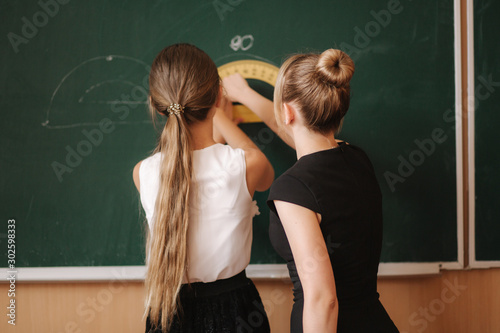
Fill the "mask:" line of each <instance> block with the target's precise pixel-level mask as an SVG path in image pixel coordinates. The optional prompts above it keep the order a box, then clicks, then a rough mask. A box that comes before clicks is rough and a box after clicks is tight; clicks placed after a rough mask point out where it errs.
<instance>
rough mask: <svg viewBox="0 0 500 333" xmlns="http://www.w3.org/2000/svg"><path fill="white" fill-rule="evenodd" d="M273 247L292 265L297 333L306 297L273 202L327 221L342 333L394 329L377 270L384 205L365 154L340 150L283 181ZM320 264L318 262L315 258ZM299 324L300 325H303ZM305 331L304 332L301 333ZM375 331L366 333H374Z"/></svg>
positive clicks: (313, 157) (301, 165)
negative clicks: (381, 295) (380, 291)
mask: <svg viewBox="0 0 500 333" xmlns="http://www.w3.org/2000/svg"><path fill="white" fill-rule="evenodd" d="M269 200H270V201H269V204H270V206H271V210H272V211H273V212H274V213H273V214H271V224H270V237H271V241H272V243H273V245H274V247H275V248H276V250H277V251H278V252H279V253H280V255H281V256H282V257H283V258H284V259H285V260H287V263H288V267H289V270H290V277H291V278H292V281H293V283H294V295H295V301H296V304H295V305H294V313H293V314H292V321H296V322H295V325H294V323H292V327H293V326H295V327H298V326H300V327H302V324H301V320H302V307H303V293H302V286H301V283H300V279H299V277H298V274H297V269H296V267H295V262H294V258H293V255H292V251H291V249H290V245H289V244H288V241H287V238H286V235H285V231H284V229H283V226H282V224H281V222H280V220H279V217H278V216H277V214H276V209H275V207H274V204H273V201H272V200H280V201H286V202H290V203H294V204H297V205H299V206H303V207H305V208H308V209H310V210H312V211H314V212H317V213H319V214H320V215H321V223H320V228H321V232H322V234H323V237H324V240H325V243H326V247H327V250H328V255H329V257H330V261H331V265H332V268H333V274H334V277H335V285H336V289H337V298H338V303H339V319H338V320H339V321H338V332H360V331H363V332H364V330H360V329H362V328H363V326H361V327H360V326H356V328H355V329H354V326H353V325H364V323H368V322H370V324H369V325H370V327H371V329H373V330H374V331H375V329H376V328H377V327H386V328H388V330H382V332H387V331H388V332H392V329H393V328H394V329H395V327H393V323H392V321H391V320H390V318H389V317H388V316H387V314H386V313H385V310H384V309H383V307H382V306H381V305H380V303H379V302H378V293H377V270H378V263H379V259H380V251H381V244H382V202H381V194H380V189H379V186H378V183H377V180H376V178H375V175H374V172H373V167H372V165H371V163H370V161H369V159H368V157H367V156H366V154H365V153H364V152H363V151H362V150H361V149H359V148H357V147H355V146H353V145H348V144H345V143H341V144H340V145H339V147H337V148H334V149H329V150H322V151H318V152H315V153H312V154H308V155H305V156H303V157H301V158H300V159H299V160H298V161H297V163H296V164H295V165H294V166H293V167H291V168H290V169H289V170H288V171H287V172H285V173H284V174H283V175H282V176H281V177H280V178H278V179H277V180H276V181H275V183H274V184H273V185H272V187H271V191H270V195H269ZM312 259H314V258H312ZM297 321H299V322H297ZM298 331H301V330H297V332H298ZM371 331H372V330H366V332H371Z"/></svg>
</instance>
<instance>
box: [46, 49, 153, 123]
mask: <svg viewBox="0 0 500 333" xmlns="http://www.w3.org/2000/svg"><path fill="white" fill-rule="evenodd" d="M115 58H116V59H124V60H130V61H133V62H136V63H138V64H141V65H144V69H145V70H146V71H147V72H149V70H150V66H149V65H148V64H146V63H145V62H144V61H142V60H140V59H136V58H133V57H128V56H122V55H107V56H99V57H94V58H91V59H88V60H85V61H84V62H82V63H80V64H79V65H77V66H75V67H74V68H73V69H72V70H70V71H69V72H68V73H67V74H66V75H64V77H63V78H62V80H61V81H60V82H59V84H58V85H57V87H56V89H55V90H54V92H53V93H52V96H51V98H50V103H49V107H48V109H47V116H46V118H45V121H44V122H43V123H42V126H43V127H47V128H48V129H55V128H70V127H76V126H84V125H78V124H73V125H56V126H51V125H49V116H50V110H51V108H52V103H53V102H54V98H55V96H56V94H57V92H58V91H59V89H60V88H61V86H62V85H63V83H64V82H65V81H66V79H67V78H68V77H70V76H71V74H73V73H74V72H75V71H76V70H77V69H79V68H80V67H82V66H84V65H86V64H88V63H90V62H93V61H97V60H103V59H104V60H106V61H113V60H114V59H115ZM117 123H120V122H117ZM81 124H94V123H81ZM74 125H76V126H74ZM67 126H69V127H67Z"/></svg>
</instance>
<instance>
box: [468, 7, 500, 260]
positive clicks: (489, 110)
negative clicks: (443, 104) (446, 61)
mask: <svg viewBox="0 0 500 333" xmlns="http://www.w3.org/2000/svg"><path fill="white" fill-rule="evenodd" d="M499 13H500V3H498V2H494V1H484V0H476V1H474V22H475V24H474V37H475V40H474V43H475V47H474V50H475V52H474V59H475V89H476V91H475V102H476V110H475V125H476V126H475V156H476V165H475V172H476V174H475V180H476V182H475V183H476V212H475V214H476V218H475V227H476V230H475V237H476V239H475V244H476V249H475V250H476V258H475V259H476V260H478V261H484V260H488V261H493V260H494V261H498V260H500V243H499V242H498V239H499V237H500V224H499V221H500V206H499V203H500V194H499V193H500V192H499V191H498V189H499V188H500V173H499V171H500V154H499V153H498V151H497V150H496V149H495V147H498V146H499V145H500V137H499V136H498V130H497V126H498V124H500V92H499V90H500V45H499V44H498V31H500V22H499V21H498V14H499Z"/></svg>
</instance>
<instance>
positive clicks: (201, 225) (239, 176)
mask: <svg viewBox="0 0 500 333" xmlns="http://www.w3.org/2000/svg"><path fill="white" fill-rule="evenodd" d="M160 163H161V155H160V153H157V154H155V155H153V156H151V157H149V158H147V159H145V160H144V161H143V162H142V164H141V167H140V171H139V177H140V183H141V202H142V205H143V207H144V211H145V212H146V218H147V220H148V223H149V226H150V230H152V229H153V228H152V223H154V222H153V221H154V207H155V202H156V197H157V193H158V186H159V168H160ZM245 173H246V165H245V153H244V151H243V150H241V149H234V148H231V147H230V146H227V145H222V144H215V145H212V146H209V147H207V148H204V149H200V150H194V151H193V181H192V183H191V193H190V202H189V207H186V209H189V227H188V236H187V243H188V263H189V264H188V270H187V277H188V278H189V280H187V279H186V280H185V281H184V282H188V281H189V282H212V281H215V280H218V279H226V278H229V277H231V276H234V275H236V274H238V273H239V272H241V271H243V270H244V269H245V267H246V266H247V265H248V263H249V262H250V250H251V243H252V218H253V216H254V215H255V214H256V213H257V212H258V208H257V205H256V203H255V202H254V201H252V198H251V197H250V194H249V192H248V188H247V184H246V181H245Z"/></svg>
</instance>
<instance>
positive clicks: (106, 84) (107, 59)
mask: <svg viewBox="0 0 500 333" xmlns="http://www.w3.org/2000/svg"><path fill="white" fill-rule="evenodd" d="M117 61H120V62H122V63H123V62H125V63H128V64H127V66H123V64H121V65H122V66H121V67H120V68H133V67H137V66H138V67H139V68H138V69H139V71H141V72H142V70H143V74H142V73H141V77H143V79H142V80H137V82H133V81H131V80H124V79H120V78H115V77H112V78H109V79H105V80H99V81H98V82H97V83H93V84H92V85H90V87H88V88H87V89H86V90H85V91H84V92H83V93H82V94H81V95H79V96H80V97H79V98H77V99H76V100H75V101H74V103H75V105H78V104H95V105H96V107H97V106H98V105H113V104H114V105H122V104H123V105H141V104H143V105H146V104H147V99H146V97H144V98H143V99H141V100H137V99H134V100H129V99H128V98H123V96H124V95H126V96H127V97H129V94H130V92H131V91H133V90H134V89H135V90H141V91H146V90H147V86H146V87H145V82H147V76H148V73H149V70H150V66H149V65H148V64H146V63H145V62H144V61H142V60H140V59H136V58H133V57H129V56H123V55H105V56H98V57H94V58H91V59H88V60H85V61H83V62H82V63H80V64H79V65H77V66H75V67H74V68H72V69H71V70H70V71H69V72H68V73H67V74H66V75H64V77H63V78H62V79H61V81H60V82H59V84H58V85H57V87H56V89H55V90H54V92H53V93H52V96H51V98H50V103H49V105H48V107H47V112H46V117H45V121H44V122H43V123H42V126H44V127H45V128H47V129H64V128H73V127H82V126H95V125H98V123H99V120H100V118H99V119H95V120H94V121H92V120H91V121H88V122H87V121H84V122H82V121H78V122H74V123H66V122H64V123H58V122H57V121H53V119H51V116H52V117H53V115H52V111H53V108H54V103H55V101H56V99H57V96H58V94H60V93H61V90H62V89H63V87H64V86H65V85H67V84H70V83H68V82H69V81H70V80H71V78H72V76H75V75H76V73H77V72H78V73H80V72H84V71H85V70H88V68H87V67H89V66H91V65H92V64H96V63H100V65H101V66H102V63H103V62H104V64H107V63H109V64H110V65H111V64H113V65H115V66H116V62H117ZM106 66H107V65H105V67H106ZM135 69H136V70H137V68H135ZM111 72H112V71H111V70H110V73H107V72H106V71H104V72H103V73H90V75H94V76H96V77H100V78H103V76H104V77H106V76H112V75H115V76H116V74H113V73H111ZM84 79H85V77H84ZM134 81H135V80H134ZM77 83H78V82H77ZM113 86H114V87H116V86H126V87H130V89H129V88H127V89H126V91H123V93H124V94H121V96H122V97H121V98H119V99H116V98H113V96H109V99H107V98H101V99H92V98H90V97H89V96H91V95H92V93H95V92H97V91H98V90H99V89H103V88H110V87H113ZM127 93H128V94H127ZM101 95H102V94H101ZM148 122H150V121H149V120H127V121H116V122H113V123H114V124H117V125H123V124H133V123H148Z"/></svg>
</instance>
